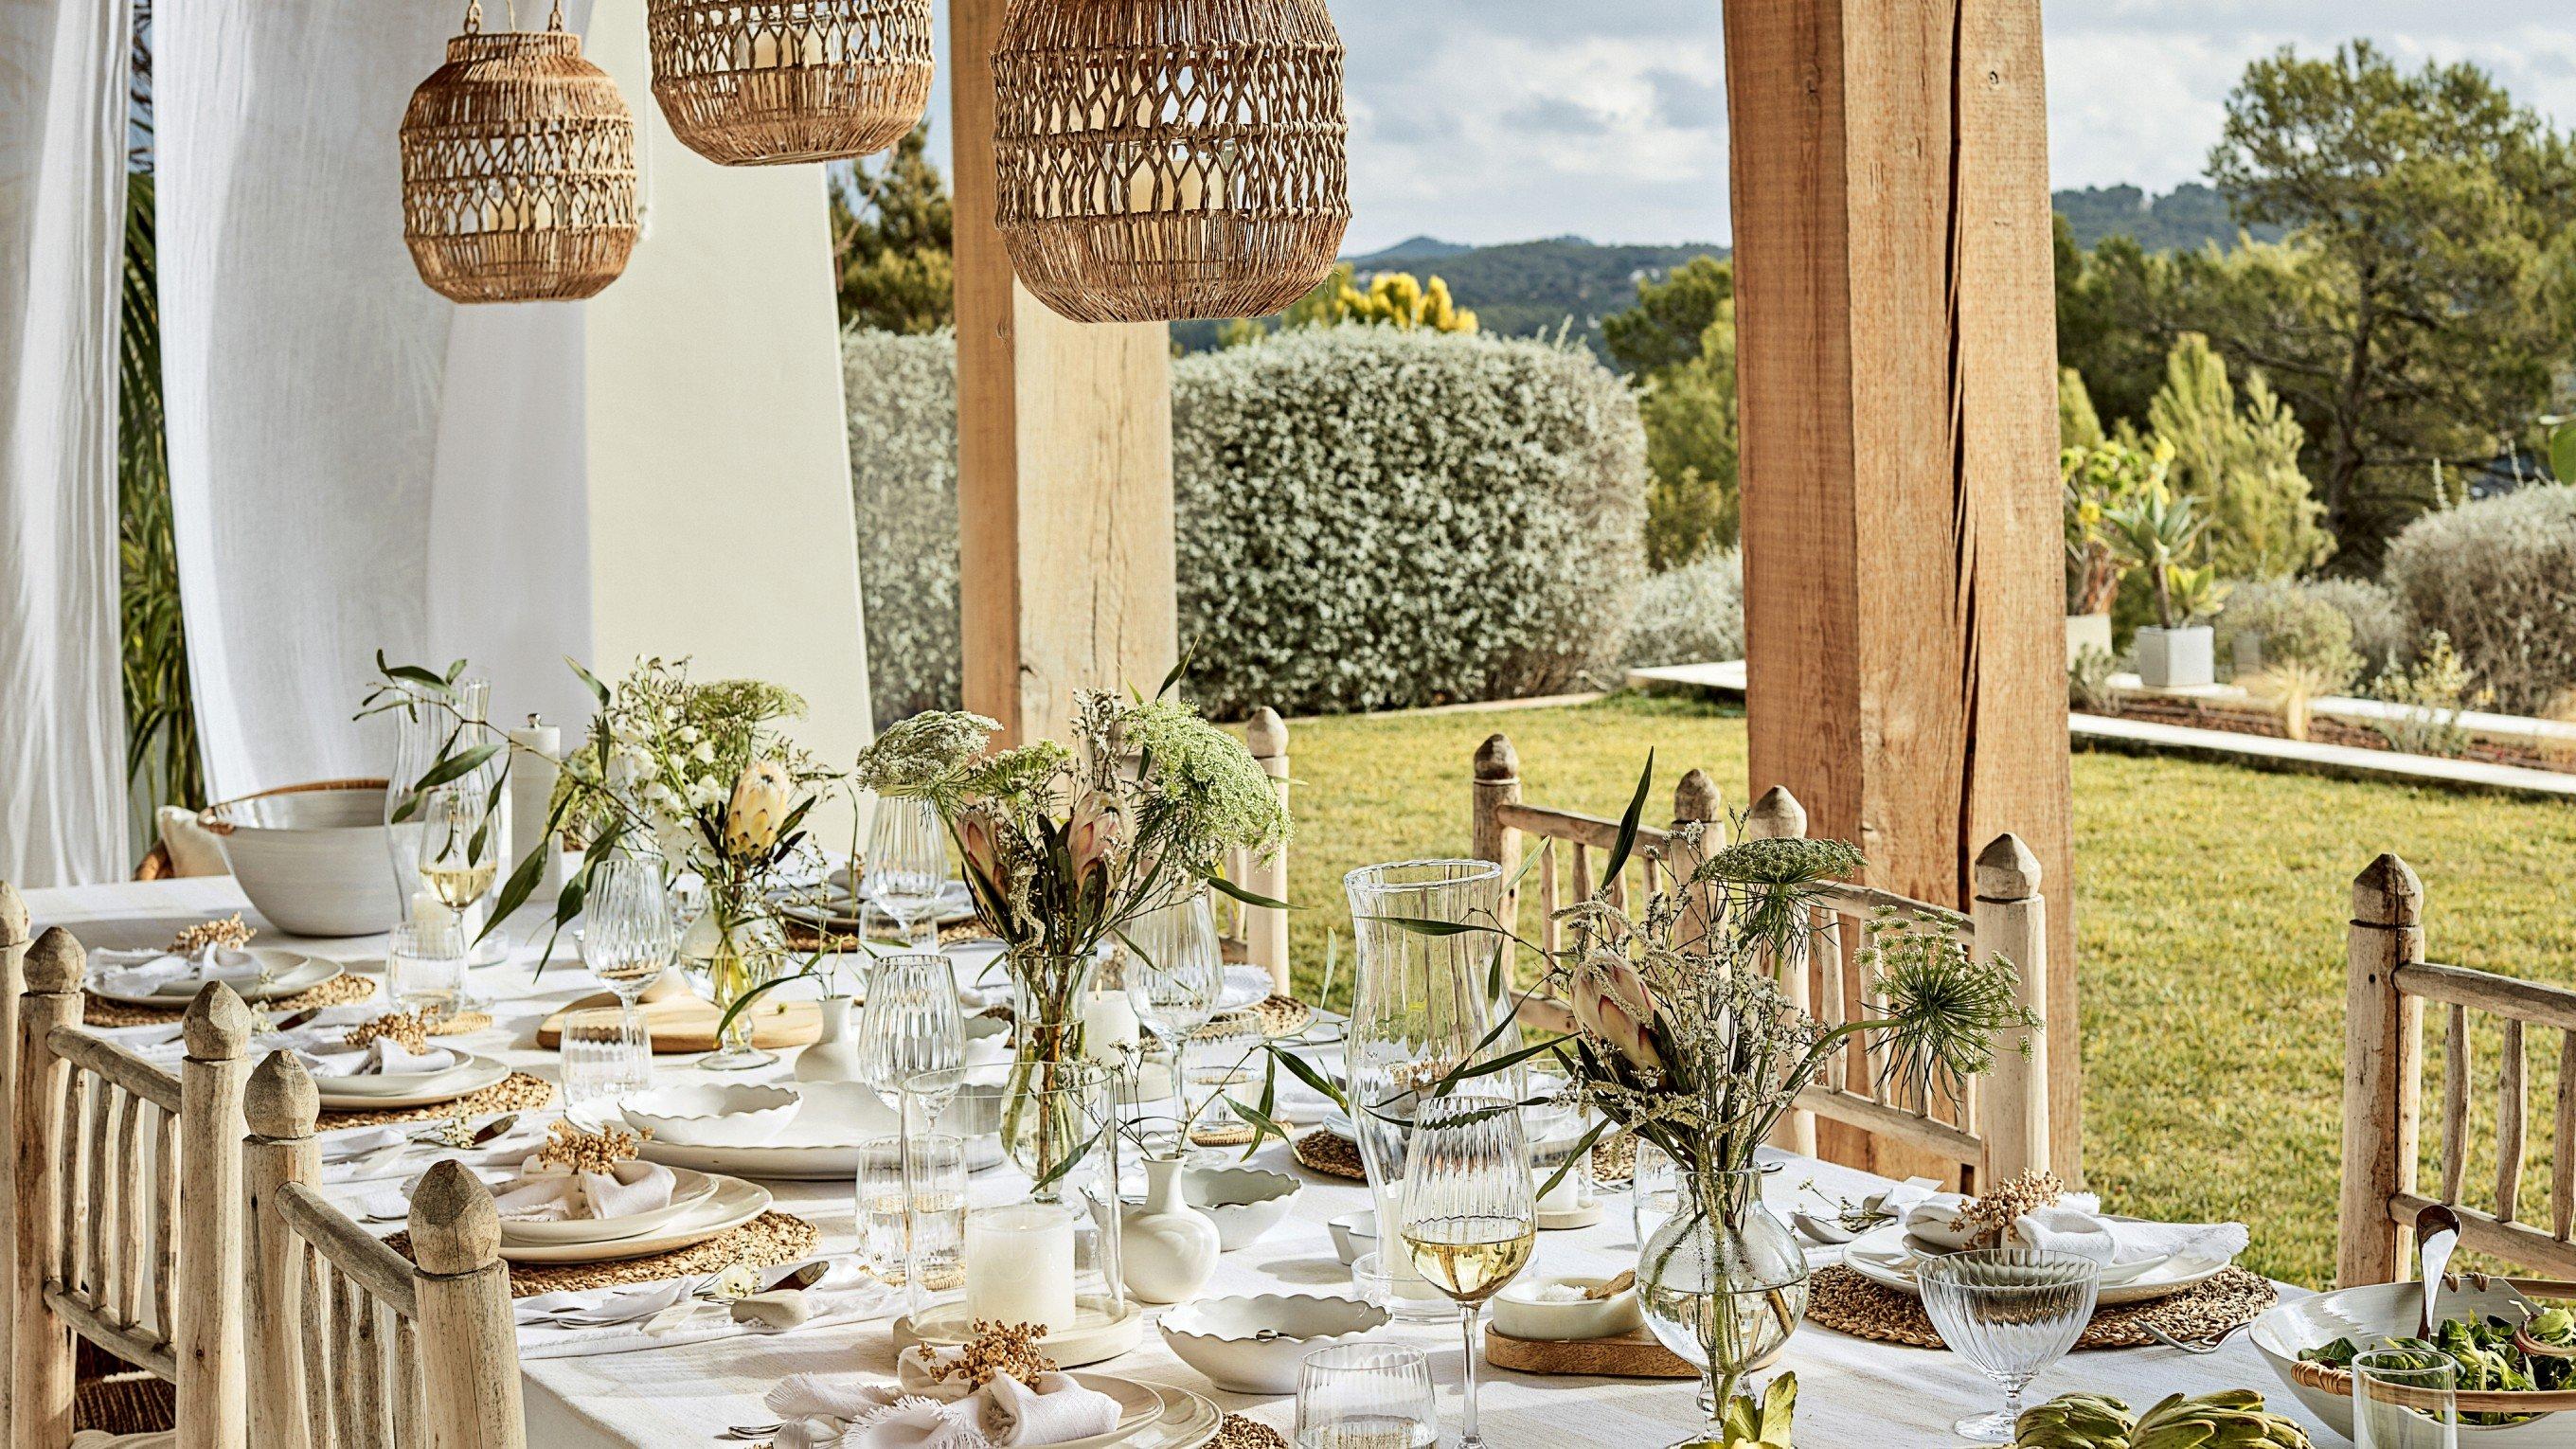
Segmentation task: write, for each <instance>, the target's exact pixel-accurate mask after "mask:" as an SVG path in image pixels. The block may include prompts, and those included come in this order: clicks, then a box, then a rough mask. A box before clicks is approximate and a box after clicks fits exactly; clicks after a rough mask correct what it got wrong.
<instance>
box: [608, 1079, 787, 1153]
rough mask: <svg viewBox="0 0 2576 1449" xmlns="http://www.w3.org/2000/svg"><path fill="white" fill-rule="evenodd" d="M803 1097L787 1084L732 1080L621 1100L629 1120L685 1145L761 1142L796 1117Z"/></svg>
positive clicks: (656, 1135) (658, 1137) (755, 1144)
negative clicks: (765, 1084) (775, 1085)
mask: <svg viewBox="0 0 2576 1449" xmlns="http://www.w3.org/2000/svg"><path fill="white" fill-rule="evenodd" d="M803 1100H804V1099H803V1098H801V1097H800V1096H798V1095H797V1093H796V1092H795V1091H793V1090H791V1089H789V1088H786V1087H767V1086H752V1085H749V1084H747V1083H730V1084H727V1085H724V1086H718V1087H664V1088H661V1089H660V1090H658V1091H651V1092H638V1093H637V1094H635V1095H634V1096H632V1097H628V1098H627V1099H626V1100H625V1101H623V1102H620V1103H619V1104H618V1109H619V1110H620V1111H622V1112H624V1113H625V1114H626V1120H627V1122H628V1123H629V1124H630V1125H632V1126H634V1127H635V1128H636V1129H637V1130H639V1131H642V1132H649V1133H651V1134H652V1135H653V1137H654V1138H655V1139H656V1140H659V1141H663V1142H669V1143H672V1144H674V1145H677V1146H681V1147H758V1146H759V1145H761V1144H762V1143H764V1142H767V1141H768V1140H770V1139H771V1138H773V1137H776V1136H777V1135H778V1134H779V1133H781V1132H784V1131H786V1130H787V1124H788V1122H789V1121H790V1120H792V1119H793V1118H794V1117H795V1116H796V1111H797V1108H798V1107H800V1106H802V1105H803Z"/></svg>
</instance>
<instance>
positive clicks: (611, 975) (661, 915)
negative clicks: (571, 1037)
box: [581, 855, 681, 1016]
mask: <svg viewBox="0 0 2576 1449" xmlns="http://www.w3.org/2000/svg"><path fill="white" fill-rule="evenodd" d="M581 909H582V931H581V959H582V964H583V965H586V966H588V967H589V968H590V974H591V975H593V976H596V977H598V978H599V979H600V981H601V982H602V983H604V984H605V985H606V986H607V987H608V989H609V990H611V991H613V992H615V993H617V1000H618V1004H619V1005H621V1006H623V1007H624V1008H625V1009H626V1011H627V1013H628V1015H630V1016H631V1015H633V1014H634V1013H635V1003H636V1002H637V1001H638V1000H640V999H642V997H643V995H644V992H645V991H646V989H648V988H649V987H651V986H652V984H653V983H654V982H656V981H658V980H660V979H661V978H662V973H663V972H665V971H668V970H669V969H671V963H672V962H673V961H674V960H675V959H677V958H678V956H679V952H680V929H681V928H680V925H679V920H678V917H677V915H676V914H675V913H674V912H673V911H672V909H671V901H670V892H669V890H668V889H667V888H666V887H665V886H664V884H663V882H662V863H661V862H660V861H659V860H655V859H652V858H650V857H646V856H636V855H611V856H609V857H608V858H607V859H605V860H602V861H601V862H599V864H597V865H595V866H592V867H591V871H590V888H589V890H588V891H587V892H585V893H584V894H583V896H582V905H581Z"/></svg>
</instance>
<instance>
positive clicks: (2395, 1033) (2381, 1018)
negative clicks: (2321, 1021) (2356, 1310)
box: [2335, 855, 2424, 1288]
mask: <svg viewBox="0 0 2576 1449" xmlns="http://www.w3.org/2000/svg"><path fill="white" fill-rule="evenodd" d="M2423 959H2424V883H2423V882H2422V881H2420V880H2417V879H2416V878H2415V872H2414V870H2413V868H2412V867H2410V866H2408V865H2407V864H2406V862H2405V861H2403V860H2400V859H2398V858H2397V857H2396V856H2394V855H2382V856H2381V857H2379V858H2378V859H2377V860H2374V861H2372V862H2371V863H2370V864H2369V865H2368V866H2366V867H2364V868H2363V870H2362V872H2361V874H2360V875H2358V876H2356V877H2354V878H2353V882H2352V922H2351V925H2350V927H2349V929H2348V931H2347V932H2346V937H2345V977H2344V1053H2343V1201H2342V1207H2341V1210H2340V1212H2339V1214H2338V1216H2339V1219H2340V1223H2339V1231H2338V1232H2337V1233H2336V1235H2335V1236H2336V1240H2337V1245H2338V1246H2337V1247H2336V1250H2335V1281H2336V1282H2337V1283H2338V1284H2339V1285H2341V1286H2343V1287H2346V1288H2351V1287H2357V1286H2359V1285H2361V1284H2365V1283H2394V1282H2396V1281H2397V1279H2398V1274H2399V1267H2400V1265H2401V1264H2403V1263H2404V1262H2405V1261H2406V1259H2407V1257H2408V1256H2409V1250H2408V1247H2407V1242H2406V1240H2407V1238H2408V1237H2409V1236H2411V1233H2410V1230H2409V1229H2407V1228H2405V1227H2404V1226H2402V1225H2400V1224H2399V1223H2397V1222H2396V1221H2395V1220H2393V1219H2392V1218H2391V1217H2390V1216H2389V1213H2388V1203H2389V1199H2391V1198H2393V1197H2395V1196H2397V1195H2398V1194H2399V1193H2402V1192H2413V1191H2414V1190H2415V1152H2416V1104H2417V1101H2418V1094H2419V1093H2420V1092H2421V1090H2422V1088H2423V1073H2424V1007H2423V1003H2422V1002H2421V1001H2420V1000H2418V999H2417V998H2414V997H2411V996H2408V995H2406V994H2405V993H2404V992H2401V991H2399V990H2398V989H2397V973H2398V971H2399V969H2400V968H2403V967H2406V966H2410V965H2415V964H2418V963H2420V962H2422V961H2423Z"/></svg>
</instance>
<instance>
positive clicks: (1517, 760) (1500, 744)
mask: <svg viewBox="0 0 2576 1449" xmlns="http://www.w3.org/2000/svg"><path fill="white" fill-rule="evenodd" d="M1520 798H1521V756H1520V751H1518V750H1515V749H1513V748H1512V742H1511V738H1510V736H1508V735H1500V734H1497V735H1490V736H1488V737H1487V738H1486V740H1485V742H1484V743H1483V744H1481V745H1478V746H1477V747H1476V783H1475V786H1474V793H1473V796H1472V798H1471V800H1470V808H1469V811H1468V820H1467V853H1468V854H1469V855H1472V856H1474V857H1475V858H1476V859H1478V860H1490V861H1492V862H1494V863H1495V864H1496V865H1499V866H1501V867H1502V868H1503V879H1504V880H1505V881H1506V882H1508V881H1510V880H1511V878H1512V876H1513V875H1514V874H1515V873H1517V872H1518V871H1519V870H1520V868H1521V833H1520V832H1519V831H1517V830H1514V829H1512V828H1511V827H1509V826H1507V825H1505V824H1503V821H1502V815H1501V811H1502V808H1503V806H1505V805H1506V804H1518V803H1519V802H1520ZM1519 897H1520V893H1519V892H1518V891H1512V892H1509V893H1506V894H1505V895H1503V896H1502V897H1500V898H1499V899H1497V900H1496V901H1495V902H1494V913H1495V915H1496V916H1497V917H1499V918H1500V919H1501V921H1502V922H1503V924H1504V925H1506V926H1510V927H1512V928H1513V929H1515V930H1517V929H1519V927H1520V920H1521V916H1520V899H1519Z"/></svg>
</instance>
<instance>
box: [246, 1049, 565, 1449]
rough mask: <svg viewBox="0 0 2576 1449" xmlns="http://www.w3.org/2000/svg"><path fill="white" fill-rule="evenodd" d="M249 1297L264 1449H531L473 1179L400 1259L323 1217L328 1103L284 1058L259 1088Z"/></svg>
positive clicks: (432, 1187) (342, 1218)
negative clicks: (323, 1121)
mask: <svg viewBox="0 0 2576 1449" xmlns="http://www.w3.org/2000/svg"><path fill="white" fill-rule="evenodd" d="M244 1106H245V1114H246V1116H247V1117H248V1119H249V1123H250V1137H249V1139H248V1141H247V1143H246V1144H245V1146H244V1149H243V1152H242V1160H243V1163H244V1168H243V1171H244V1174H245V1176H246V1177H247V1179H248V1187H249V1204H250V1207H249V1214H250V1246H249V1254H248V1278H247V1291H246V1294H245V1297H246V1299H247V1302H248V1314H247V1318H248V1328H247V1341H248V1352H249V1354H250V1355H251V1358H252V1360H253V1361H254V1362H256V1363H258V1364H259V1366H260V1371H259V1373H258V1374H257V1375H256V1376H254V1377H253V1379H252V1381H251V1385H250V1418H249V1422H250V1438H251V1442H252V1443H253V1444H255V1445H257V1446H259V1449H525V1446H526V1444H527V1426H526V1419H525V1416H524V1410H523V1409H522V1407H521V1404H520V1388H519V1350H518V1331H517V1329H516V1328H515V1327H514V1325H513V1323H512V1319H511V1309H510V1272H509V1268H508V1267H507V1265H505V1264H504V1263H502V1261H501V1219H500V1215H499V1213H498V1212H497V1211H496V1210H495V1209H494V1208H493V1206H492V1194H491V1193H490V1192H489V1191H487V1190H486V1189H485V1188H484V1186H483V1184H482V1183H480V1182H477V1181H476V1180H475V1178H474V1174H473V1172H472V1171H471V1170H469V1169H468V1168H467V1167H466V1166H465V1165H464V1164H463V1163H461V1162H456V1161H452V1160H451V1161H445V1162H441V1163H439V1164H437V1165H436V1166H434V1167H432V1168H431V1169H430V1170H429V1172H428V1173H427V1174H426V1175H425V1176H423V1177H422V1178H421V1181H420V1186H419V1187H418V1188H417V1189H416V1190H415V1191H414V1192H413V1193H412V1199H411V1222H410V1228H411V1251H412V1259H411V1260H410V1261H406V1260H405V1259H404V1258H403V1257H402V1255H401V1254H399V1253H396V1252H395V1251H394V1250H393V1249H392V1248H389V1247H387V1246H386V1245H385V1244H384V1243H383V1242H382V1241H381V1240H379V1239H377V1238H376V1237H375V1236H374V1235H372V1234H370V1233H369V1232H367V1230H366V1229H364V1228H362V1227H360V1226H359V1225H358V1224H357V1223H355V1222H353V1221H351V1220H350V1219H349V1218H348V1217H347V1216H346V1215H344V1214H342V1213H341V1212H340V1210H339V1209H337V1208H334V1207H332V1206H331V1205H330V1204H329V1203H327V1202H325V1201H323V1199H322V1195H321V1194H320V1193H319V1192H317V1191H315V1190H314V1189H315V1184H317V1183H318V1182H319V1181H320V1180H321V1171H322V1169H321V1151H320V1148H319V1147H318V1146H317V1145H316V1144H315V1142H314V1138H313V1131H314V1122H315V1119H316V1118H317V1117H318V1116H319V1114H320V1111H321V1099H320V1095H319V1094H318V1093H317V1092H316V1091H315V1090H314V1087H313V1079H312V1077H311V1076H310V1075H309V1074H307V1073H306V1071H305V1070H304V1066H303V1064H302V1063H300V1062H298V1061H297V1060H296V1059H295V1058H294V1056H293V1055H292V1054H290V1053H287V1052H282V1051H281V1052H273V1053H271V1054H270V1055H269V1056H268V1058H267V1059H266V1060H264V1061H262V1062H261V1063H260V1064H259V1066H258V1067H257V1069H255V1070H254V1071H253V1072H252V1073H251V1077H250V1086H249V1089H248V1093H247V1097H246V1101H245V1104H244Z"/></svg>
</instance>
